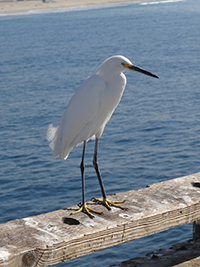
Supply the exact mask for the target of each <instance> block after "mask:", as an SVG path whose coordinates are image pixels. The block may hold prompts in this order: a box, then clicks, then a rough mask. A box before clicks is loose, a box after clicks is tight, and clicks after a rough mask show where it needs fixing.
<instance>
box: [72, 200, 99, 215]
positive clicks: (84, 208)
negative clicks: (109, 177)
mask: <svg viewBox="0 0 200 267" xmlns="http://www.w3.org/2000/svg"><path fill="white" fill-rule="evenodd" d="M81 211H82V212H85V213H86V214H88V215H89V216H90V217H92V218H94V215H93V214H92V213H91V212H94V213H97V214H102V213H101V212H100V211H96V210H93V209H91V208H89V207H88V206H87V205H86V203H84V204H82V203H81V207H80V209H79V210H77V211H74V212H72V215H73V214H76V213H78V212H81ZM90 211H91V212H90Z"/></svg>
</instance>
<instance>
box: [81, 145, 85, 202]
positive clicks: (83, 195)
mask: <svg viewBox="0 0 200 267" xmlns="http://www.w3.org/2000/svg"><path fill="white" fill-rule="evenodd" d="M85 147H86V141H84V143H83V154H82V160H81V164H80V168H81V178H82V204H85V177H84V174H85V165H84V158H85Z"/></svg>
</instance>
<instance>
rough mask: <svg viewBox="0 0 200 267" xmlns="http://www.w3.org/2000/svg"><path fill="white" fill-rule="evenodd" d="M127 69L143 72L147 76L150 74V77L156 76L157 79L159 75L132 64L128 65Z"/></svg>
mask: <svg viewBox="0 0 200 267" xmlns="http://www.w3.org/2000/svg"><path fill="white" fill-rule="evenodd" d="M128 69H130V70H132V71H137V72H140V73H143V74H145V75H148V76H151V77H154V78H158V79H159V77H158V76H156V75H155V74H153V73H151V72H149V71H146V70H143V69H140V68H138V67H136V66H134V65H132V66H130V67H128Z"/></svg>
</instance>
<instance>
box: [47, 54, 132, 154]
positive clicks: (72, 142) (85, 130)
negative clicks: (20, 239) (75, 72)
mask: <svg viewBox="0 0 200 267" xmlns="http://www.w3.org/2000/svg"><path fill="white" fill-rule="evenodd" d="M122 62H124V63H126V64H130V65H132V63H131V62H130V61H129V60H128V59H126V58H125V57H122V56H114V57H111V58H109V59H107V60H106V61H104V62H103V63H102V65H101V66H100V68H99V69H98V70H97V72H96V73H95V74H93V75H92V76H90V77H89V78H88V79H87V80H86V81H85V82H84V83H83V84H82V85H81V86H80V87H79V89H78V90H77V91H76V93H75V94H74V96H73V97H72V98H71V100H70V101H69V104H68V106H67V108H66V110H65V113H64V115H63V117H62V120H61V122H60V125H59V126H58V127H53V125H52V124H51V125H50V126H49V129H48V133H47V139H48V141H49V142H50V146H51V148H52V149H53V157H54V158H56V157H58V156H59V157H61V158H62V159H67V157H68V155H69V153H70V151H71V150H72V148H73V147H74V146H76V145H78V144H81V143H82V142H84V141H88V140H89V139H90V138H91V137H92V136H93V135H95V137H97V138H99V137H100V136H101V134H102V132H103V130H104V127H105V125H106V123H107V122H108V121H109V119H110V117H111V115H112V113H113V111H114V110H115V108H116V106H117V105H118V103H119V101H120V99H121V96H122V94H123V91H124V88H125V85H126V77H125V75H124V74H123V73H122V72H123V71H125V70H128V69H127V68H124V67H123V66H122V65H121V63H122Z"/></svg>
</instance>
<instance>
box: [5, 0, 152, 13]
mask: <svg viewBox="0 0 200 267" xmlns="http://www.w3.org/2000/svg"><path fill="white" fill-rule="evenodd" d="M43 1H44V2H43ZM43 1H42V0H30V1H29V0H28V1H15V2H11V1H10V2H8V1H7V2H1V1H0V14H12V13H21V12H28V11H37V10H49V9H58V8H67V7H78V6H87V5H105V4H117V3H131V2H141V1H144V0H96V1H94V0H43ZM45 1H46V2H45ZM146 1H148V0H146Z"/></svg>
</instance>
